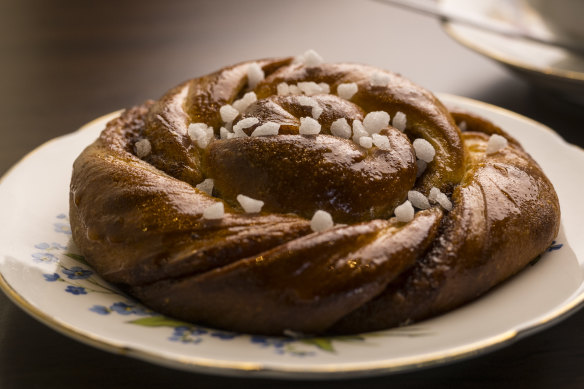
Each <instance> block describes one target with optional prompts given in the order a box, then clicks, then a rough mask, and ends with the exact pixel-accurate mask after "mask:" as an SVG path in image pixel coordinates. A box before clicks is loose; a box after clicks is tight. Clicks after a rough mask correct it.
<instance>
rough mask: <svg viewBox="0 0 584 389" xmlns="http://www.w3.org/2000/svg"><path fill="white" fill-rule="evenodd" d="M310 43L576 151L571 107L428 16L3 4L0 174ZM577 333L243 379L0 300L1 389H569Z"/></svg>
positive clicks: (255, 4)
mask: <svg viewBox="0 0 584 389" xmlns="http://www.w3.org/2000/svg"><path fill="white" fill-rule="evenodd" d="M308 48H314V49H316V50H317V51H318V52H319V53H320V54H321V55H322V56H323V57H324V58H325V59H326V60H329V61H354V62H364V63H369V64H372V65H376V66H379V67H383V68H386V69H390V70H393V71H396V72H399V73H401V74H403V75H405V76H406V77H408V78H410V79H412V80H414V81H415V82H417V83H419V84H421V85H423V86H425V87H427V88H429V89H431V90H433V91H442V92H448V93H453V94H458V95H463V96H467V97H471V98H475V99H478V100H482V101H486V102H489V103H493V104H495V105H499V106H502V107H505V108H508V109H511V110H513V111H516V112H519V113H521V114H524V115H526V116H529V117H531V118H533V119H536V120H538V121H541V122H543V123H545V124H547V125H548V126H550V127H552V128H553V129H555V130H556V131H558V132H559V133H560V134H561V135H562V136H564V137H565V138H566V139H567V140H569V141H570V142H572V143H575V144H578V145H580V146H584V131H583V129H584V125H583V124H582V123H584V113H583V112H584V109H583V108H582V107H576V106H572V105H569V104H566V103H564V102H561V101H559V100H558V99H556V98H552V97H550V96H547V95H546V94H545V93H541V92H539V91H537V90H535V89H532V88H531V87H530V86H529V85H527V84H526V83H524V82H523V81H522V80H520V79H517V78H516V77H515V76H513V75H512V74H510V73H508V72H507V71H506V70H504V69H502V68H501V67H499V66H498V65H497V64H495V63H492V62H491V61H489V60H488V59H485V58H482V57H480V56H479V55H477V54H475V53H473V52H471V51H468V50H467V49H465V48H463V47H461V46H459V45H458V44H457V43H455V42H453V41H452V40H450V39H449V38H448V37H447V36H446V35H445V34H444V33H443V32H442V29H441V27H440V25H439V24H438V23H437V22H436V21H434V20H431V19H427V18H425V17H421V16H417V15H412V14H409V13H406V12H404V11H401V10H393V9H390V8H387V7H384V6H382V5H380V4H378V3H374V2H369V1H350V0H346V1H334V0H320V1H310V0H303V1H270V0H254V1H245V2H244V1H238V0H232V1H187V0H184V1H174V0H167V1H163V2H161V1H139V2H138V1H134V2H133V1H127V0H119V1H115V2H113V1H111V2H108V1H100V2H98V1H87V2H85V1H68V0H54V1H43V0H37V1H33V0H3V1H1V2H0V49H1V50H0V58H1V60H0V70H1V72H0V86H1V89H0V123H1V127H0V131H1V134H2V141H1V142H0V174H3V173H4V172H6V171H7V170H8V169H9V167H10V166H11V165H13V164H15V163H16V162H17V161H18V160H19V159H20V158H21V157H22V156H24V155H25V154H26V153H27V152H29V151H31V150H32V149H34V148H35V147H36V146H38V145H40V144H42V143H43V142H44V141H47V140H49V139H51V138H53V137H55V136H58V135H61V134H66V133H68V132H71V131H73V130H75V129H76V128H78V127H79V126H81V125H82V124H84V123H85V122H87V121H89V120H91V119H93V118H95V117H98V116H101V115H103V114H105V113H108V112H111V111H114V110H117V109H119V108H123V107H129V106H131V105H133V104H137V103H140V102H142V101H143V100H145V99H148V98H156V97H158V96H160V95H161V94H162V93H163V92H164V91H165V90H166V89H168V88H169V87H171V86H173V85H175V84H177V83H179V82H180V81H182V80H184V79H187V78H191V77H194V76H198V75H202V74H205V73H208V72H210V71H213V70H215V69H217V68H219V67H221V66H223V65H226V64H230V63H234V62H238V61H241V60H246V59H252V58H261V57H267V56H284V55H290V54H298V53H302V52H304V51H305V50H306V49H308ZM575 174H579V175H575V179H581V173H580V172H575ZM542 288H545V285H543V286H542ZM583 329H584V311H581V312H577V313H575V314H573V315H572V316H571V317H569V318H568V319H566V320H564V321H563V322H561V323H559V324H557V325H555V326H553V327H551V328H548V329H545V330H543V331H541V332H539V333H537V334H534V335H532V336H529V337H527V338H524V339H521V340H519V341H517V342H515V343H513V344H511V345H509V346H507V347H505V348H503V349H500V350H498V351H494V352H491V353H489V354H486V355H481V356H479V357H476V358H473V359H470V360H466V361H461V362H457V363H454V364H450V365H446V366H440V367H435V368H430V369H426V370H421V371H416V372H410V373H403V374H397V375H390V376H383V377H375V378H367V379H358V380H343V381H325V382H317V381H276V380H258V379H253V380H251V379H236V378H224V377H215V376H207V375H201V374H194V373H188V372H182V371H176V370H172V369H168V368H164V367H159V366H156V365H151V364H148V363H145V362H142V361H138V360H134V359H130V358H126V357H123V356H119V355H113V354H109V353H106V352H103V351H100V350H97V349H94V348H91V347H89V346H86V345H84V344H81V343H78V342H76V341H74V340H71V339H69V338H67V337H65V336H62V335H60V334H58V333H56V332H54V331H52V330H51V329H49V328H47V327H45V326H44V325H42V324H40V323H38V322H37V321H36V320H34V319H32V318H30V317H29V316H28V315H27V314H25V313H24V312H23V311H21V310H20V308H18V307H17V306H16V305H14V304H12V303H11V302H10V301H9V300H8V299H7V298H6V297H5V296H4V295H3V294H2V293H0V388H3V389H5V388H27V389H29V388H153V387H167V388H183V387H185V388H186V387H196V388H223V387H233V386H235V385H246V386H247V385H249V386H251V385H254V386H255V387H257V388H275V387H278V388H290V387H303V388H328V387H330V388H333V387H334V388H362V387H368V388H382V387H383V388H386V387H392V388H409V387H416V388H418V387H438V388H441V387H444V388H447V387H448V388H450V387H479V388H483V387H484V388H493V387H495V386H496V387H498V388H501V389H502V388H511V387H513V388H517V387H522V388H523V387H524V388H550V387H557V388H581V387H584V369H583V366H584V330H583Z"/></svg>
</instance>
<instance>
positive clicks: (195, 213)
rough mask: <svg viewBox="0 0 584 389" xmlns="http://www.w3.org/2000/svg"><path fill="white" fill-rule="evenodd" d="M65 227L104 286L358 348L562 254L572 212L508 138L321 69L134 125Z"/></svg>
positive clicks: (424, 99) (86, 160)
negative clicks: (358, 338) (564, 226)
mask: <svg viewBox="0 0 584 389" xmlns="http://www.w3.org/2000/svg"><path fill="white" fill-rule="evenodd" d="M460 127H462V128H463V130H464V131H461V129H460ZM70 220H71V225H72V232H73V240H74V242H75V243H76V245H77V246H78V247H79V249H80V250H81V251H82V253H83V254H84V255H85V257H86V259H87V261H88V262H89V263H90V264H91V265H92V266H93V267H94V268H95V269H96V271H97V272H98V273H99V274H100V275H101V276H102V277H103V278H104V279H106V280H107V281H109V282H112V283H114V284H116V285H119V286H120V287H121V288H122V289H123V290H124V291H127V292H128V293H129V294H131V295H132V296H134V297H135V298H137V299H138V300H140V301H141V302H143V303H144V304H146V305H147V306H149V307H150V308H152V309H154V310H156V311H158V312H160V313H163V314H166V315H170V316H172V317H175V318H178V319H181V320H184V321H188V322H193V323H197V324H201V325H206V326H211V327H216V328H221V329H226V330H231V331H238V332H246V333H256V334H270V335H271V334H273V335H281V334H283V333H285V332H286V331H293V332H295V333H303V334H332V333H343V334H350V333H360V332H366V331H374V330H380V329H386V328H390V327H394V326H399V325H403V324H407V323H411V322H414V321H419V320H423V319H425V318H428V317H431V316H435V315H438V314H441V313H443V312H446V311H448V310H451V309H454V308H456V307H458V306H460V305H461V304H464V303H466V302H468V301H471V300H473V299H475V298H477V297H478V296H480V295H482V294H484V293H485V292H487V291H488V290H489V289H491V288H492V287H494V286H495V285H497V284H499V283H500V282H502V281H503V280H505V279H507V278H509V277H511V276H512V275H514V274H515V273H517V272H519V271H520V270H521V269H522V268H524V267H525V266H526V265H527V264H528V263H529V262H530V261H532V260H533V259H534V258H536V257H537V256H538V255H539V254H541V253H542V252H544V251H545V250H546V249H547V248H548V247H549V245H550V244H551V243H552V241H553V239H554V238H555V237H556V235H557V233H558V229H559V224H560V208H559V203H558V198H557V195H556V193H555V191H554V188H553V186H552V184H551V183H550V181H549V180H548V179H547V178H546V176H545V175H544V173H543V172H542V170H541V168H540V167H539V166H538V164H537V163H536V162H535V161H534V160H533V159H532V158H531V157H530V156H529V154H527V153H526V152H525V151H524V150H523V149H522V148H521V145H520V144H519V143H518V142H517V141H516V140H514V139H513V138H512V137H510V136H509V135H507V134H506V133H505V131H504V130H503V129H500V128H499V127H497V126H496V125H494V124H493V123H490V122H488V121H486V120H485V119H482V118H480V117H477V116H475V115H473V114H471V113H467V112H461V111H457V110H456V109H450V110H449V109H447V108H446V107H445V106H444V105H443V104H442V103H441V102H440V101H439V100H438V99H437V98H436V97H435V96H434V95H432V94H431V93H430V92H428V91H426V90H424V89H422V88H421V87H419V86H417V85H415V84H413V83H412V82H410V81H408V80H406V79H404V78H403V77H401V76H399V75H396V74H394V73H391V72H387V71H384V70H381V69H376V68H373V67H370V66H365V65H358V64H348V63H345V64H330V63H324V62H323V61H321V60H320V59H319V58H318V56H315V55H314V53H308V54H306V55H305V56H304V57H303V58H300V60H298V58H296V59H294V58H280V59H265V60H258V61H252V62H245V63H240V64H237V65H234V66H229V67H226V68H223V69H220V70H218V71H217V72H215V73H213V74H210V75H207V76H203V77H200V78H196V79H192V80H189V81H186V82H184V83H182V84H181V85H179V86H177V87H175V88H173V89H171V90H170V91H169V92H168V93H166V94H165V95H164V96H163V97H162V98H161V99H160V100H158V101H149V102H146V103H144V104H143V105H140V106H137V107H134V108H131V109H128V110H126V111H125V112H123V113H122V114H121V116H120V117H118V118H116V119H114V120H112V121H111V122H109V123H108V124H107V127H106V128H105V130H104V131H103V132H102V133H101V135H100V136H99V138H98V139H97V140H96V141H95V142H94V143H93V144H92V145H90V146H89V147H88V148H86V149H85V150H84V151H83V152H82V153H81V155H80V156H79V157H78V158H77V160H76V161H75V163H74V166H73V175H72V179H71V187H70Z"/></svg>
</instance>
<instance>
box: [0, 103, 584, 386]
mask: <svg viewBox="0 0 584 389" xmlns="http://www.w3.org/2000/svg"><path fill="white" fill-rule="evenodd" d="M436 96H437V97H438V98H439V99H440V100H443V101H444V102H445V103H451V104H456V103H457V102H461V103H463V104H468V105H471V106H482V107H483V108H486V109H488V110H491V111H497V112H499V113H500V114H503V115H506V116H511V117H512V118H513V119H515V120H517V119H519V120H522V121H527V122H529V123H530V124H531V125H536V126H537V127H539V128H542V129H545V130H547V131H549V132H550V133H551V134H553V135H554V136H556V137H557V138H558V140H561V141H562V142H563V146H566V147H569V146H573V148H574V149H576V150H579V151H581V152H584V149H583V148H581V147H579V146H577V145H573V144H570V143H568V142H566V141H565V140H564V139H563V138H562V137H561V136H559V135H558V134H557V133H556V132H555V131H553V130H552V129H551V128H549V127H547V126H545V125H543V124H541V123H539V122H537V121H535V120H533V119H530V118H528V117H526V116H523V115H521V114H518V113H516V112H513V111H510V110H507V109H505V108H502V107H498V106H496V105H493V104H489V103H485V102H482V101H478V100H475V99H471V98H468V97H463V96H457V95H452V94H447V93H436ZM122 111H123V110H117V111H114V112H111V113H108V114H105V115H102V116H100V117H98V118H96V119H93V120H91V121H89V122H88V123H86V124H84V125H83V126H81V127H80V128H79V129H77V130H75V131H73V132H71V133H68V134H65V135H61V136H58V137H55V138H53V139H50V140H49V141H47V142H45V143H43V144H41V145H40V146H38V147H36V148H35V149H34V150H32V151H30V152H29V153H27V154H26V155H25V156H24V157H22V158H21V159H20V160H19V161H18V162H17V163H16V164H14V165H13V166H11V167H10V168H9V169H8V170H7V171H6V172H5V173H4V174H3V175H2V177H0V187H1V186H2V184H3V183H4V181H5V179H6V178H7V177H8V176H10V175H12V173H13V172H14V170H15V168H16V167H17V166H19V165H20V164H21V163H22V162H23V161H24V160H26V159H28V158H30V157H31V156H33V155H35V154H36V153H37V152H38V151H40V150H41V149H44V148H46V147H50V145H51V144H52V143H54V142H57V141H59V140H63V139H65V138H67V137H70V136H73V135H75V134H79V133H81V132H83V131H85V130H87V128H88V127H90V126H92V125H94V124H95V123H96V122H100V121H104V123H105V122H106V121H109V120H111V119H113V118H115V117H116V116H117V115H119V114H120V112H122ZM583 283H584V282H583ZM581 285H582V284H581ZM0 289H1V290H2V291H3V292H4V294H5V295H6V296H7V297H8V298H9V299H10V300H11V301H12V302H13V303H14V304H15V305H16V306H18V307H19V308H20V309H22V310H23V311H24V312H26V313H27V314H28V315H29V316H31V317H32V318H34V319H36V320H37V321H40V322H41V323H43V324H45V325H47V326H48V327H49V328H51V329H53V330H55V331H57V332H59V333H61V334H63V335H65V336H68V337H70V338H72V339H75V340H77V341H79V342H81V343H83V344H86V345H89V346H92V347H95V348H97V349H100V350H103V351H106V352H112V353H115V354H119V355H124V356H130V357H133V358H136V359H139V360H143V361H147V362H150V363H154V364H157V365H161V366H165V367H169V368H174V369H180V370H186V371H192V372H198V373H207V374H215V375H224V376H239V377H253V378H279V379H343V378H348V377H354V378H359V377H365V376H368V377H371V376H379V375H385V374H392V373H398V372H406V371H412V370H418V369H423V368H429V367H433V366H440V365H445V364H447V363H453V362H456V361H459V360H463V359H467V358H471V357H474V356H478V355H483V354H486V353H488V352H491V351H494V350H497V349H500V348H502V347H504V346H506V345H509V344H511V343H513V342H515V341H517V340H519V339H521V338H523V337H525V336H528V335H530V334H533V333H535V332H538V331H541V330H543V329H545V328H548V327H550V326H551V325H553V324H555V323H557V322H559V321H562V320H564V319H566V318H567V317H569V316H570V315H572V314H574V313H576V312H577V311H578V310H579V309H580V308H582V307H584V290H581V291H580V292H579V294H577V295H575V296H572V297H570V298H569V300H568V302H564V303H563V304H561V305H559V306H557V307H555V309H553V310H552V311H550V312H548V313H547V314H546V315H545V316H543V317H540V319H539V320H537V321H532V322H531V323H530V324H528V325H525V326H524V327H522V328H519V329H510V330H508V331H505V332H502V333H498V334H496V336H492V337H489V338H486V339H481V340H480V341H477V342H474V343H470V344H468V343H467V344H463V345H462V346H459V347H456V348H452V349H448V350H441V351H440V352H435V353H431V354H429V355H427V356H425V357H419V356H416V357H415V359H416V360H415V361H410V360H406V361H401V362H399V361H397V362H396V361H393V362H392V361H389V360H380V361H377V362H368V363H367V365H362V364H359V363H350V364H347V365H341V366H339V365H335V364H323V365H315V366H312V367H310V368H307V366H306V365H302V366H295V365H288V366H282V365H279V366H277V367H272V366H269V365H267V364H265V363H262V362H245V361H222V360H218V359H209V358H204V357H200V356H194V357H186V358H176V357H172V356H167V355H163V354H160V353H156V352H152V351H149V350H144V349H139V348H136V347H133V346H129V345H124V344H123V343H120V342H119V341H116V340H113V339H106V338H103V337H102V336H100V335H96V334H92V333H91V332H90V331H87V330H83V329H80V328H76V327H75V326H73V325H70V324H68V323H67V322H65V321H63V320H60V319H58V318H56V317H52V316H51V315H49V314H48V313H46V312H44V311H43V310H42V309H40V308H38V307H36V306H35V305H34V304H33V303H31V302H30V301H28V300H27V299H26V298H25V297H24V296H22V295H21V294H20V293H19V292H18V291H17V290H16V289H15V288H13V287H12V285H10V283H9V282H8V281H7V280H6V279H5V277H4V274H3V273H2V271H1V269H0ZM437 354H439V355H437ZM410 359H414V357H412V358H410Z"/></svg>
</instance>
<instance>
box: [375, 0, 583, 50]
mask: <svg viewBox="0 0 584 389" xmlns="http://www.w3.org/2000/svg"><path fill="white" fill-rule="evenodd" d="M374 1H376V2H378V3H382V4H385V5H391V6H396V7H400V8H404V9H407V10H410V11H414V12H417V13H420V14H422V15H426V16H431V17H435V18H438V19H440V20H442V21H445V22H451V23H459V24H464V25H467V26H471V27H475V28H478V29H481V30H485V31H489V32H492V33H495V34H499V35H503V36H506V37H509V38H513V39H523V40H529V41H532V42H536V43H540V44H544V45H548V46H554V47H559V48H562V49H565V50H569V51H572V52H574V53H578V54H580V55H584V45H582V44H581V43H579V42H566V41H560V40H557V39H554V38H553V37H548V36H543V35H540V34H536V33H535V32H533V31H530V30H529V29H525V28H521V26H519V25H516V24H511V23H506V22H502V21H499V20H496V19H492V18H488V17H485V16H483V15H480V14H478V13H472V12H467V11H463V10H456V9H450V8H445V7H443V6H441V5H440V3H439V2H436V1H432V0H431V1H427V0H374Z"/></svg>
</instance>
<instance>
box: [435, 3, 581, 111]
mask: <svg viewBox="0 0 584 389" xmlns="http://www.w3.org/2000/svg"><path fill="white" fill-rule="evenodd" d="M514 4H515V6H513V5H514ZM521 4H522V3H521V2H509V1H508V0H473V1H468V0H440V6H441V7H444V8H446V9H456V10H458V11H459V12H468V13H470V14H479V15H483V16H485V17H487V18H493V19H495V20H499V21H501V22H507V23H514V22H515V23H520V24H521V25H522V28H524V29H528V30H531V31H533V32H535V33H536V34H539V35H548V36H549V35H553V33H552V32H551V31H550V30H549V29H548V28H547V27H546V25H545V23H544V22H543V21H542V20H541V18H540V17H538V16H537V14H535V13H533V12H529V9H528V8H522V7H520V5H521ZM443 26H444V29H445V31H446V32H447V33H448V34H449V35H450V36H451V37H452V38H454V39H455V40H456V41H458V42H459V43H461V44H463V45H464V46H466V47H468V48H470V49H471V50H474V51H476V52H478V53H480V54H482V55H484V56H486V57H488V58H491V59H493V60H495V61H497V62H499V63H501V64H503V65H505V66H506V67H508V68H509V69H511V70H512V71H514V72H516V73H517V74H519V75H520V76H522V77H524V78H525V79H526V80H528V81H529V82H531V83H533V84H534V85H537V86H539V87H541V88H544V89H546V90H548V91H551V92H552V93H554V94H555V95H559V96H561V97H563V98H565V99H567V100H570V101H572V102H575V103H578V104H584V56H582V55H577V54H574V53H571V52H569V51H567V50H564V49H561V48H556V47H552V46H547V45H543V44H539V43H535V42H531V41H526V40H518V39H510V38H506V37H504V36H501V35H497V34H494V33H490V32H486V31H483V30H479V29H476V28H472V27H469V26H464V25H461V24H455V23H444V25H443Z"/></svg>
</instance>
